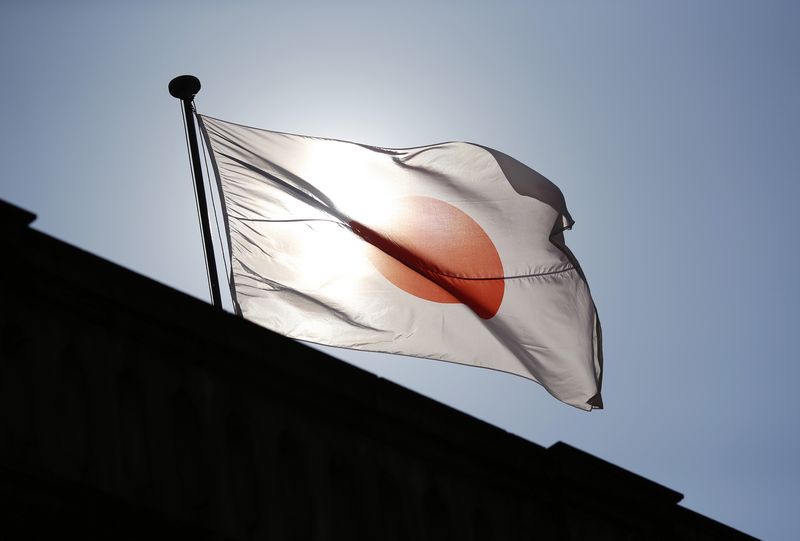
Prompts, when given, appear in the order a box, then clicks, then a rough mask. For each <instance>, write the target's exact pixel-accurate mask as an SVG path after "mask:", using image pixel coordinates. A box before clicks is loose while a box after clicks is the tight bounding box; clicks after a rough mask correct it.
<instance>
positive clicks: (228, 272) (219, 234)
mask: <svg viewBox="0 0 800 541" xmlns="http://www.w3.org/2000/svg"><path fill="white" fill-rule="evenodd" d="M194 113H195V114H197V98H195V111H194ZM200 148H201V149H202V150H203V163H204V164H205V168H206V178H208V179H210V178H211V168H210V167H209V166H208V148H207V147H206V142H205V138H203V137H200ZM211 184H212V183H211V182H210V181H209V186H208V190H209V195H210V196H211V208H212V209H213V211H214V228H215V229H216V230H217V240H219V246H220V248H221V252H222V266H223V267H225V274H226V275H227V276H230V275H231V269H230V268H229V267H228V258H227V257H226V254H225V252H226V250H225V243H224V242H223V241H222V232H221V230H220V225H219V222H220V219H219V215H218V214H217V204H216V202H215V201H214V190H213V189H212V187H211ZM217 197H222V194H221V193H217Z"/></svg>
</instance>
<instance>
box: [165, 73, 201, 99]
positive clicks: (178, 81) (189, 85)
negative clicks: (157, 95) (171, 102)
mask: <svg viewBox="0 0 800 541" xmlns="http://www.w3.org/2000/svg"><path fill="white" fill-rule="evenodd" d="M198 92H200V79H198V78H197V77H195V76H194V75H178V76H177V77H175V78H174V79H173V80H171V81H170V82H169V93H170V95H171V96H172V97H174V98H178V99H179V100H190V101H191V100H192V98H194V96H195V94H197V93H198Z"/></svg>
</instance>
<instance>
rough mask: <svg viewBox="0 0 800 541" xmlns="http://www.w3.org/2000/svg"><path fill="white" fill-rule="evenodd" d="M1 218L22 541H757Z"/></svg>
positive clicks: (1, 415)
mask: <svg viewBox="0 0 800 541" xmlns="http://www.w3.org/2000/svg"><path fill="white" fill-rule="evenodd" d="M33 218H34V216H33V215H32V214H29V213H27V212H26V211H23V210H21V209H19V208H17V207H14V206H12V205H8V204H6V203H0V250H2V253H3V254H4V257H3V263H2V268H0V273H2V280H0V302H2V308H3V309H2V314H1V315H0V509H2V514H3V522H2V525H0V531H3V532H5V535H4V536H3V537H4V538H6V539H45V538H48V537H49V538H52V537H53V536H56V535H58V536H59V537H60V536H66V535H69V536H82V537H84V538H87V537H88V538H99V537H103V538H107V539H145V538H146V539H176V538H188V537H189V536H192V538H194V539H220V540H223V539H224V540H250V539H264V540H286V541H290V540H291V541H304V540H367V539H368V540H385V541H393V540H398V541H399V540H436V541H447V540H459V541H471V540H474V541H484V540H486V541H488V540H502V541H505V540H509V541H515V540H519V541H523V540H524V541H532V540H534V539H575V540H583V539H613V540H617V539H632V540H633V539H685V540H692V539H698V540H699V539H749V537H748V536H746V535H745V534H742V533H740V532H738V531H736V530H734V529H732V528H729V527H727V526H724V525H722V524H720V523H718V522H715V521H713V520H711V519H708V518H706V517H703V516H702V515H699V514H697V513H695V512H693V511H690V510H688V509H685V508H683V507H681V506H680V505H679V502H680V500H681V498H682V496H681V494H679V493H677V492H675V491H673V490H670V489H668V488H666V487H663V486H661V485H658V484H656V483H653V482H651V481H648V480H647V479H644V478H642V477H639V476H637V475H635V474H633V473H630V472H628V471H626V470H623V469H621V468H619V467H617V466H614V465H612V464H609V463H607V462H604V461H602V460H600V459H598V458H595V457H593V456H591V455H589V454H587V453H584V452H582V451H580V450H578V449H575V448H573V447H570V446H569V445H566V444H562V443H558V444H555V445H553V446H552V447H550V448H544V447H541V446H538V445H536V444H533V443H530V442H528V441H525V440H523V439H521V438H518V437H516V436H513V435H510V434H508V433H506V432H504V431H502V430H500V429H498V428H495V427H493V426H491V425H488V424H486V423H484V422H481V421H478V420H476V419H474V418H472V417H470V416H468V415H465V414H463V413H460V412H457V411H455V410H453V409H451V408H449V407H446V406H444V405H442V404H439V403H437V402H435V401H433V400H430V399H428V398H425V397H423V396H420V395H418V394H416V393H414V392H412V391H409V390H407V389H404V388H402V387H400V386H398V385H395V384H392V383H390V382H387V381H385V380H383V379H380V378H378V377H376V376H373V375H371V374H368V373H366V372H364V371H362V370H359V369H357V368H355V367H352V366H350V365H347V364H346V363H343V362H340V361H337V360H335V359H332V358H330V357H328V356H326V355H324V354H322V353H320V352H318V351H316V350H313V349H310V348H308V347H305V346H303V345H301V344H299V343H296V342H293V341H291V340H288V339H286V338H283V337H281V336H278V335H275V334H273V333H271V332H269V331H267V330H265V329H263V328H260V327H257V326H255V325H253V324H251V323H249V322H247V321H244V320H242V319H239V318H237V317H235V316H233V315H231V314H227V313H222V312H220V311H218V310H215V309H214V308H212V307H211V306H209V305H207V304H206V303H204V302H202V301H199V300H197V299H194V298H192V297H189V296H187V295H184V294H182V293H179V292H177V291H175V290H173V289H170V288H168V287H166V286H164V285H161V284H159V283H157V282H154V281H152V280H150V279H147V278H144V277H142V276H140V275H137V274H135V273H133V272H131V271H128V270H126V269H123V268H121V267H119V266H117V265H114V264H112V263H110V262H108V261H104V260H102V259H100V258H98V257H96V256H93V255H90V254H88V253H86V252H83V251H81V250H79V249H77V248H75V247H72V246H70V245H68V244H66V243H64V242H61V241H58V240H56V239H54V238H52V237H49V236H48V235H45V234H43V233H40V232H37V231H35V230H33V229H31V228H30V223H31V222H32V220H33Z"/></svg>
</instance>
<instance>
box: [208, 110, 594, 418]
mask: <svg viewBox="0 0 800 541" xmlns="http://www.w3.org/2000/svg"><path fill="white" fill-rule="evenodd" d="M199 118H200V124H201V128H202V130H203V134H204V136H205V138H206V141H207V143H208V146H209V148H210V150H211V152H210V153H211V156H212V162H213V164H214V169H215V172H216V175H217V180H218V182H219V188H220V191H221V193H222V196H223V207H224V215H225V219H226V226H227V228H228V238H229V244H230V251H231V261H232V276H233V289H234V290H235V293H234V295H235V302H236V303H237V305H238V309H239V310H240V312H241V314H242V315H243V317H245V318H246V319H248V320H251V321H254V322H256V323H258V324H260V325H263V326H264V327H266V328H268V329H271V330H273V331H275V332H278V333H280V334H283V335H286V336H289V337H292V338H295V339H298V340H304V341H308V342H315V343H318V344H325V345H329V346H337V347H342V348H351V349H360V350H368V351H379V352H387V353H397V354H402V355H411V356H416V357H424V358H430V359H439V360H443V361H450V362H455V363H461V364H467V365H474V366H480V367H484V368H491V369H494V370H501V371H504V372H509V373H512V374H517V375H520V376H523V377H526V378H529V379H532V380H534V381H537V382H539V383H540V384H541V385H542V386H544V388H545V389H547V391H548V392H550V393H551V394H552V395H553V396H555V397H556V398H558V399H559V400H561V401H563V402H566V403H567V404H571V405H573V406H576V407H578V408H581V409H584V410H591V409H593V408H601V407H602V399H601V397H600V385H601V380H602V348H601V343H600V325H599V321H598V318H597V313H596V310H595V307H594V303H593V301H592V298H591V295H590V293H589V288H588V286H587V284H586V280H585V277H584V276H583V273H582V272H581V270H580V267H579V266H578V263H577V261H576V260H575V258H574V256H573V255H572V253H571V252H570V251H569V250H568V249H567V247H566V245H565V244H564V241H563V235H562V232H563V231H564V230H565V229H568V228H569V227H571V226H572V219H571V218H570V216H569V213H568V212H567V210H566V206H565V204H564V199H563V196H562V194H561V191H560V190H559V189H558V188H557V187H556V186H555V185H554V184H552V183H551V182H550V181H549V180H547V179H546V178H544V177H543V176H541V175H539V174H538V173H536V172H535V171H533V170H532V169H530V168H528V167H526V166H525V165H523V164H521V163H520V162H518V161H516V160H514V159H513V158H511V157H509V156H506V155H505V154H502V153H500V152H497V151H495V150H492V149H489V148H486V147H482V146H479V145H475V144H471V143H462V142H455V143H442V144H438V145H431V146H423V147H415V148H405V149H393V148H379V147H373V146H367V145H361V144H356V143H349V142H344V141H337V140H332V139H322V138H317V137H306V136H299V135H291V134H286V133H278V132H272V131H266V130H260V129H256V128H251V127H246V126H241V125H238V124H232V123H229V122H224V121H221V120H218V119H214V118H210V117H207V116H200V117H199Z"/></svg>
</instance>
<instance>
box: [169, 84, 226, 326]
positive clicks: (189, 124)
mask: <svg viewBox="0 0 800 541" xmlns="http://www.w3.org/2000/svg"><path fill="white" fill-rule="evenodd" d="M199 91H200V80H199V79H198V78H197V77H195V76H194V75H180V76H178V77H175V78H174V79H173V80H171V81H170V82H169V93H170V95H172V97H174V98H178V99H179V100H181V104H182V105H183V115H184V118H185V119H186V137H187V138H188V140H189V154H190V155H191V158H192V172H193V173H194V183H195V187H196V188H197V189H196V190H195V191H196V193H197V206H198V208H199V211H200V226H201V228H202V230H203V248H204V249H205V254H206V263H207V264H208V277H209V280H210V281H211V302H212V304H213V305H214V306H216V307H217V308H219V309H220V310H221V309H222V295H221V294H220V288H219V276H218V274H217V262H216V259H215V257H214V244H213V241H212V237H211V225H210V224H209V221H208V204H207V202H206V190H205V186H204V183H203V169H202V167H201V165H200V164H201V162H200V150H199V148H198V146H197V131H196V130H195V125H194V116H193V115H192V113H193V112H194V97H195V95H196V94H197V93H198V92H199Z"/></svg>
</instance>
